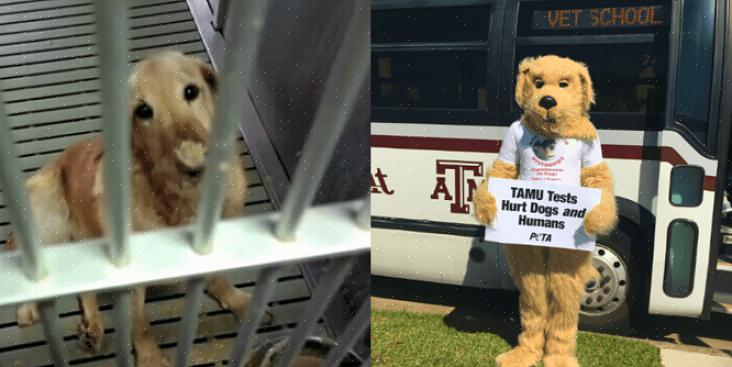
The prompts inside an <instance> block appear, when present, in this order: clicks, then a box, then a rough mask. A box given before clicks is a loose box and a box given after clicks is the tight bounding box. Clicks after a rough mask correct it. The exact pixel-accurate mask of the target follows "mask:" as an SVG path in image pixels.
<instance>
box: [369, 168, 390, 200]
mask: <svg viewBox="0 0 732 367" xmlns="http://www.w3.org/2000/svg"><path fill="white" fill-rule="evenodd" d="M387 177H389V176H387V175H385V174H383V173H381V168H377V169H376V173H374V174H372V175H371V193H372V194H382V193H383V194H387V195H391V194H393V193H394V190H389V187H387V186H386V178H387Z"/></svg>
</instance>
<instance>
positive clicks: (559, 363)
mask: <svg viewBox="0 0 732 367" xmlns="http://www.w3.org/2000/svg"><path fill="white" fill-rule="evenodd" d="M544 367H580V365H579V362H577V358H575V357H573V356H565V355H556V354H555V355H550V356H546V357H544Z"/></svg>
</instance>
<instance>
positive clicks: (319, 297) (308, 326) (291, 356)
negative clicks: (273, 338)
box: [277, 258, 355, 367]
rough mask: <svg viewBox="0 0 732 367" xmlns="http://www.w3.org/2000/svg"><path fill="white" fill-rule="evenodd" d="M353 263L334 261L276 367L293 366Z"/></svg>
mask: <svg viewBox="0 0 732 367" xmlns="http://www.w3.org/2000/svg"><path fill="white" fill-rule="evenodd" d="M354 263H355V259H354V258H345V259H344V258H339V259H335V260H334V263H333V265H332V266H331V268H330V269H329V271H328V277H326V278H325V279H323V280H321V281H320V284H318V287H317V288H315V292H313V297H312V298H311V299H310V302H309V303H308V305H307V307H306V308H305V312H304V313H303V320H301V321H300V322H299V323H298V324H297V327H295V330H293V331H292V333H290V336H289V338H288V341H287V348H285V350H284V352H282V355H281V357H280V358H279V359H278V363H277V367H291V366H292V365H293V363H294V362H295V358H297V356H298V355H300V351H301V350H302V348H303V346H304V345H305V341H306V340H305V339H306V338H307V337H308V336H309V335H310V334H312V332H313V330H315V326H316V325H317V324H318V320H320V316H321V315H322V314H323V312H324V311H325V309H326V308H327V307H328V305H329V304H330V300H331V299H332V298H333V294H334V293H335V292H336V291H338V287H339V286H340V285H341V284H342V283H343V280H344V279H345V278H346V275H348V271H349V270H351V267H352V266H353V264H354Z"/></svg>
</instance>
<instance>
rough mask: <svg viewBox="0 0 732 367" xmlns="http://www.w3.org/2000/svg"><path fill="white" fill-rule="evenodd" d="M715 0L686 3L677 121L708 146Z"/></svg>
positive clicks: (679, 71) (681, 45)
mask: <svg viewBox="0 0 732 367" xmlns="http://www.w3.org/2000/svg"><path fill="white" fill-rule="evenodd" d="M714 6H715V2H714V0H699V1H684V8H683V16H682V18H681V28H682V29H681V43H680V45H679V64H678V79H677V84H676V111H675V119H674V120H675V121H676V122H677V123H679V124H681V125H683V126H684V127H686V129H688V130H689V132H691V133H692V134H693V135H694V136H695V137H696V138H697V139H698V140H699V142H701V143H702V144H703V145H706V144H707V135H708V134H707V130H708V127H709V124H708V121H709V100H710V94H711V84H712V67H713V65H712V61H713V57H714V19H716V18H715V17H714Z"/></svg>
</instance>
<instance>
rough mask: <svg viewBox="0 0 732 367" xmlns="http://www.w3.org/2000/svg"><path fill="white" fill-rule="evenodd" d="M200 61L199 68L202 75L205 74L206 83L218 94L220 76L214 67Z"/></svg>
mask: <svg viewBox="0 0 732 367" xmlns="http://www.w3.org/2000/svg"><path fill="white" fill-rule="evenodd" d="M197 61H198V68H199V69H200V70H201V75H202V76H203V80H205V81H206V84H207V85H208V87H209V88H210V89H211V94H213V95H216V90H217V87H218V85H219V76H218V74H217V73H216V70H214V68H213V67H212V66H211V65H209V64H207V63H205V62H203V61H200V60H197Z"/></svg>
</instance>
